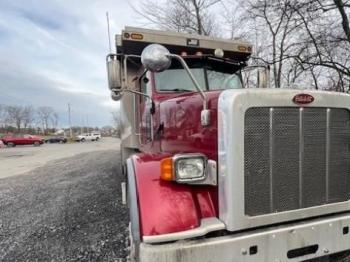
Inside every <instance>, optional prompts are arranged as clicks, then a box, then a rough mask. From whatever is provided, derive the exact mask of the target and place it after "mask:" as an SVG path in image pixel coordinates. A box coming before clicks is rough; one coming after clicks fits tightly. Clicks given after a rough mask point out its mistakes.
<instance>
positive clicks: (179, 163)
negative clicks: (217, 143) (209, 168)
mask: <svg viewBox="0 0 350 262" xmlns="http://www.w3.org/2000/svg"><path fill="white" fill-rule="evenodd" d="M173 161H174V172H175V180H176V181H178V182H186V181H198V180H203V179H205V170H206V162H207V159H206V157H205V156H203V155H178V156H175V157H174V159H173Z"/></svg>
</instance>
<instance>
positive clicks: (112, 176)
mask: <svg viewBox="0 0 350 262" xmlns="http://www.w3.org/2000/svg"><path fill="white" fill-rule="evenodd" d="M113 144H114V146H113V147H112V146H110V147H111V148H113V149H104V148H108V147H109V145H108V146H107V145H103V142H102V143H101V144H100V145H101V147H96V146H97V144H95V145H94V146H95V150H93V149H92V150H88V151H89V152H87V153H79V152H80V151H79V150H77V151H74V152H76V153H78V154H74V155H73V156H70V157H68V158H59V159H56V160H50V161H49V162H48V163H46V164H45V163H44V162H45V161H43V162H41V165H43V166H41V167H39V168H35V169H34V170H32V171H30V172H26V173H22V174H21V175H15V176H11V177H6V178H0V261H124V260H125V259H124V258H125V257H126V250H125V247H126V236H127V223H128V214H127V210H126V207H125V206H123V205H122V203H121V191H120V183H121V181H122V180H123V178H122V177H121V175H120V173H119V164H120V163H119V155H118V154H119V152H118V150H117V149H116V148H117V144H118V143H116V142H114V143H113ZM50 146H51V145H50ZM57 146H60V150H64V146H70V145H57ZM80 146H84V145H78V147H80ZM88 146H89V145H88ZM47 148H49V146H48V147H47ZM16 149H17V148H16ZM36 149H37V148H35V150H36ZM11 150H12V149H11ZM17 150H19V152H20V150H21V149H20V147H18V149H17ZM41 150H44V147H43V148H41ZM47 152H50V150H48V151H47ZM2 153H3V152H2ZM40 154H41V153H38V154H36V155H39V158H40ZM60 154H63V153H62V152H60V153H58V155H60ZM63 155H64V154H63ZM22 158H24V156H23V157H22ZM0 161H1V162H0V163H1V164H2V163H3V162H2V159H1V155H0ZM17 161H18V159H17ZM34 166H35V165H34ZM28 168H29V166H28Z"/></svg>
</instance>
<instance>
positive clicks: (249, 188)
mask: <svg viewBox="0 0 350 262" xmlns="http://www.w3.org/2000/svg"><path fill="white" fill-rule="evenodd" d="M252 49H253V47H252V45H250V44H249V43H246V42H244V41H238V40H224V39H218V38H213V37H207V36H201V35H194V34H182V33H175V32H169V31H157V30H147V29H141V28H133V27H126V28H125V29H124V30H123V31H122V32H121V34H120V35H117V36H116V50H117V51H116V52H115V53H113V54H109V55H108V56H107V71H108V80H109V88H110V90H111V94H112V98H113V99H114V100H117V101H120V112H121V129H122V131H121V158H122V169H123V174H125V176H126V177H127V187H126V188H127V190H126V191H127V195H128V197H127V199H128V201H127V202H128V205H129V209H130V257H129V258H130V260H131V261H145V262H146V261H147V262H154V261H169V262H181V261H193V262H195V261H200V262H206V261H208V262H209V261H220V262H226V261H227V262H229V261H230V262H232V261H259V262H260V261H274V262H277V261H349V256H348V255H349V253H348V250H349V249H350V233H349V226H350V202H349V199H350V176H349V175H350V174H349V171H350V166H349V165H350V153H349V151H350V111H349V110H350V96H349V95H347V94H342V93H335V92H326V91H315V90H310V89H307V88H305V90H291V89H281V88H266V87H268V86H269V85H268V83H267V80H268V78H269V77H268V70H260V77H259V79H260V81H259V82H258V83H257V86H256V87H255V88H245V86H244V83H243V80H242V79H243V78H242V72H243V71H244V70H249V69H248V67H247V62H248V60H249V58H250V56H251V54H252ZM318 259H321V260H318Z"/></svg>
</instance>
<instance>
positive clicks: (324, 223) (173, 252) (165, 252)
mask: <svg viewBox="0 0 350 262" xmlns="http://www.w3.org/2000/svg"><path fill="white" fill-rule="evenodd" d="M349 226H350V215H349V214H346V215H344V214H342V215H336V216H332V217H328V218H318V219H314V220H311V221H303V222H298V223H293V224H288V225H282V226H275V227H269V228H264V229H258V230H254V231H252V230H250V231H248V232H243V233H237V234H232V235H227V236H222V237H215V238H206V239H200V240H185V241H178V242H176V243H169V244H162V245H159V244H157V245H152V244H145V243H141V244H140V249H139V258H140V259H139V260H140V261H142V262H154V261H162V262H163V261H164V262H165V261H166V262H185V261H186V262H187V261H188V262H196V261H200V262H206V261H208V262H209V261H211V262H213V261H220V262H232V261H235V262H239V261H244V262H248V261H258V262H264V261H267V262H270V261H274V262H283V261H301V260H306V259H312V258H316V257H321V256H325V255H329V254H333V253H338V252H341V251H345V250H348V249H350V232H349Z"/></svg>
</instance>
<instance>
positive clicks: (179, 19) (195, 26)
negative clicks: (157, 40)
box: [134, 0, 221, 35]
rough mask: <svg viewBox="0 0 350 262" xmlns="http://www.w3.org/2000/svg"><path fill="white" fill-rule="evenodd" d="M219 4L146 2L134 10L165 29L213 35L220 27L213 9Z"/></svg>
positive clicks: (187, 0) (209, 0)
mask: <svg viewBox="0 0 350 262" xmlns="http://www.w3.org/2000/svg"><path fill="white" fill-rule="evenodd" d="M219 2H221V0H166V1H156V0H145V1H142V3H141V6H140V8H134V10H135V11H136V12H137V13H138V14H139V15H141V16H142V17H144V18H145V19H146V20H147V21H148V22H150V23H151V24H153V25H156V26H158V27H160V28H163V29H169V30H174V31H178V32H187V33H197V34H200V35H213V34H215V33H217V29H218V27H217V24H216V16H215V15H214V12H212V8H213V7H214V6H215V5H216V4H218V3H219Z"/></svg>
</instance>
